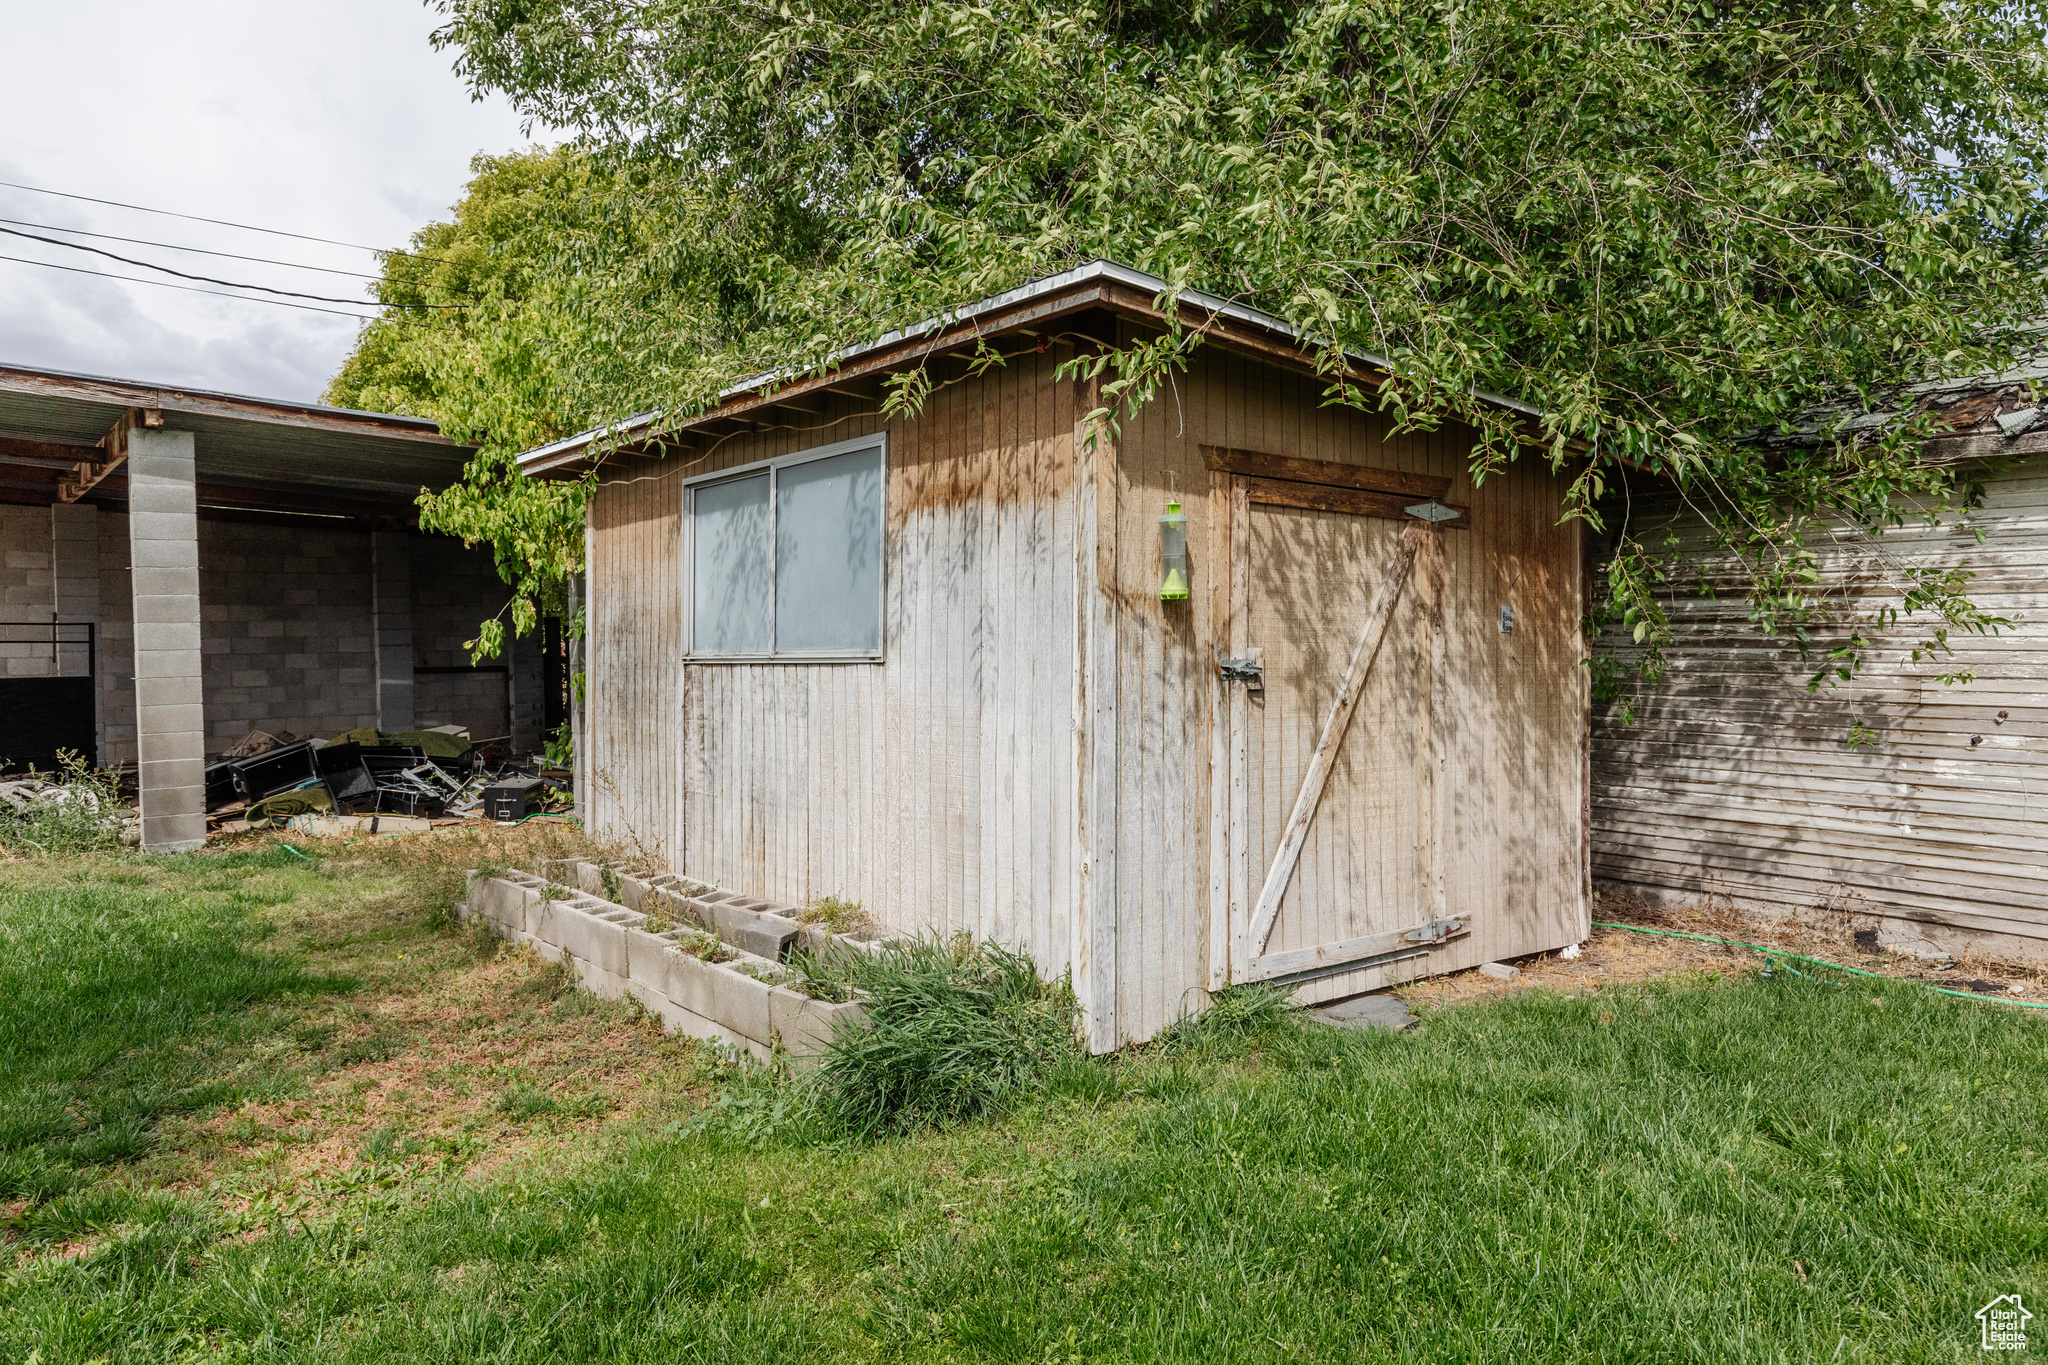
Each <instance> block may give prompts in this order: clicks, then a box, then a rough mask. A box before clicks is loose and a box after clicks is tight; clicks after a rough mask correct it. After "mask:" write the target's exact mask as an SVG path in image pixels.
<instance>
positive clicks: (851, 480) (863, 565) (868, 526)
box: [775, 450, 882, 650]
mask: <svg viewBox="0 0 2048 1365" xmlns="http://www.w3.org/2000/svg"><path fill="white" fill-rule="evenodd" d="M775 496H776V506H775V647H776V648H777V649H779V650H782V649H845V650H876V649H880V648H881V647H882V452H881V451H879V450H856V451H851V452H849V453H848V454H845V455H834V456H832V457H831V458H830V459H825V460H810V461H807V462H805V463H803V464H794V465H784V466H783V467H782V468H780V469H778V470H777V471H775Z"/></svg>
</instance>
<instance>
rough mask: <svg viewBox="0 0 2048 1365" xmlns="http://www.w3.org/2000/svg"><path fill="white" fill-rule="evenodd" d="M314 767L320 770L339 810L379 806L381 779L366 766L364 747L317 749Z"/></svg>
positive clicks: (342, 746) (345, 746) (349, 746)
mask: <svg viewBox="0 0 2048 1365" xmlns="http://www.w3.org/2000/svg"><path fill="white" fill-rule="evenodd" d="M313 764H314V766H315V767H317V768H318V769H319V770H320V776H321V778H322V779H323V780H324V781H325V782H326V783H327V791H328V794H329V795H330V796H332V797H333V798H334V804H335V805H336V806H348V805H359V804H368V805H372V806H374V805H375V804H376V801H377V778H376V776H375V774H373V773H372V772H371V771H370V767H369V765H368V764H367V763H365V762H363V746H362V745H360V744H329V745H327V746H326V747H324V748H320V749H315V750H314V751H313Z"/></svg>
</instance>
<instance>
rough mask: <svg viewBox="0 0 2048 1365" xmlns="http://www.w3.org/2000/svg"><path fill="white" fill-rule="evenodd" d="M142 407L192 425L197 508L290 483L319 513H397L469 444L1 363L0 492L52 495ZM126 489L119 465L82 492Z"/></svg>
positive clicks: (318, 410)
mask: <svg viewBox="0 0 2048 1365" xmlns="http://www.w3.org/2000/svg"><path fill="white" fill-rule="evenodd" d="M138 408H139V409H144V410H154V411H156V412H160V413H162V415H163V425H164V426H165V427H166V428H168V429H171V430H177V431H190V432H192V433H193V435H194V438H195V439H194V443H193V444H194V449H195V452H196V460H197V473H198V481H199V483H200V485H201V505H202V507H205V506H208V505H209V503H212V504H220V505H223V506H230V507H232V510H237V511H258V510H260V509H261V508H263V507H264V506H265V505H266V504H270V503H274V502H280V499H279V497H278V495H285V494H289V495H292V498H293V502H292V503H291V504H289V505H290V506H298V505H301V504H303V506H304V507H305V509H306V510H307V511H308V512H312V513H315V514H317V513H319V511H320V510H321V509H322V508H330V509H331V510H332V511H335V512H341V513H344V514H349V515H355V514H359V513H362V512H364V511H370V512H374V511H375V510H376V509H377V508H378V507H380V506H381V507H386V508H389V509H390V510H391V511H392V512H393V513H394V514H401V515H402V512H401V509H407V508H409V506H410V504H411V502H412V500H413V499H414V498H415V497H416V496H417V495H418V493H419V491H420V489H421V488H423V487H425V488H436V489H438V488H445V487H447V486H448V485H449V484H451V483H453V482H454V481H455V480H456V478H457V477H459V476H460V474H461V473H462V467H463V465H464V464H465V463H467V462H468V460H469V457H470V455H471V453H472V451H473V448H472V447H470V446H466V445H462V444H460V443H458V442H455V441H451V440H449V439H448V438H447V437H445V436H443V435H441V433H440V430H439V428H438V427H437V426H436V425H435V424H434V423H433V422H431V421H428V420H425V419H423V418H417V417H398V416H393V415H391V414H389V413H381V412H356V411H353V410H351V409H348V408H330V407H322V406H320V405H319V404H316V403H293V402H286V401H282V400H278V399H270V398H250V397H246V396H243V395H240V394H229V393H214V392H210V391H208V390H204V389H190V388H181V387H178V386H176V385H169V384H149V383H141V382H137V381H134V380H125V379H106V378H100V377H98V376H93V375H80V374H67V373H65V372H62V371H58V370H39V369H30V368H28V367H25V366H19V365H0V501H4V502H16V503H21V502H26V503H33V504H46V503H49V502H52V501H55V500H56V496H57V484H58V481H59V480H61V479H63V478H65V477H67V476H69V475H70V474H71V473H72V471H73V469H74V467H75V465H76V463H77V462H78V461H81V460H89V459H93V458H96V457H97V456H98V453H99V452H98V450H97V447H98V446H99V443H100V441H101V439H102V438H103V437H105V436H106V434H107V433H108V432H109V431H110V430H112V429H113V427H114V426H115V424H116V423H118V422H119V421H121V420H122V418H123V416H124V415H125V414H126V413H128V412H129V411H131V410H133V409H138ZM244 493H246V494H247V495H248V496H246V497H244V496H240V495H241V494H244ZM126 497H127V489H126V481H125V480H124V479H122V478H121V477H120V474H119V471H118V470H117V471H116V472H115V473H114V474H112V475H110V476H108V477H107V478H106V479H105V480H104V481H103V482H101V483H100V484H99V485H97V486H96V487H94V488H93V489H92V490H91V492H89V493H87V494H86V499H85V500H86V501H89V502H113V503H117V504H118V503H122V502H125V501H126ZM239 504H248V505H247V506H243V505H239ZM277 510H279V511H284V510H288V509H287V506H284V505H281V506H279V507H278V509H277Z"/></svg>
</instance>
